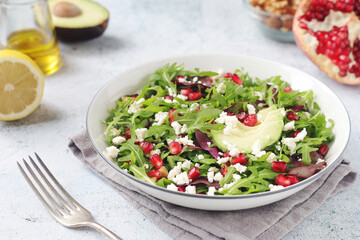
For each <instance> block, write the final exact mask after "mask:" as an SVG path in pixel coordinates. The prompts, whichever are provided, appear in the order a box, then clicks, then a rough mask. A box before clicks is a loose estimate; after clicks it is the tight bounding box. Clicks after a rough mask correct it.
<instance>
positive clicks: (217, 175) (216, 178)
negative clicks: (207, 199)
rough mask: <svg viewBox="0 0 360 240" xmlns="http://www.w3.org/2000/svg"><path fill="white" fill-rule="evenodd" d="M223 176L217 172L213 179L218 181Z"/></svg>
mask: <svg viewBox="0 0 360 240" xmlns="http://www.w3.org/2000/svg"><path fill="white" fill-rule="evenodd" d="M223 178H224V176H223V175H222V174H221V173H220V172H217V173H216V174H215V176H214V181H218V182H220V181H221V180H222V179H223Z"/></svg>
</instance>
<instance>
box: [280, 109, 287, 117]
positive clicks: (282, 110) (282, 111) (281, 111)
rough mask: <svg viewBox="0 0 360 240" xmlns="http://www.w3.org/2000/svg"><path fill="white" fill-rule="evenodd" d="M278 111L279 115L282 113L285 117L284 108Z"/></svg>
mask: <svg viewBox="0 0 360 240" xmlns="http://www.w3.org/2000/svg"><path fill="white" fill-rule="evenodd" d="M280 113H281V115H283V116H284V117H285V115H286V112H285V110H284V109H281V110H280Z"/></svg>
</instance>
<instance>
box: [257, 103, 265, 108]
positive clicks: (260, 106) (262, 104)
mask: <svg viewBox="0 0 360 240" xmlns="http://www.w3.org/2000/svg"><path fill="white" fill-rule="evenodd" d="M265 106H266V103H259V104H258V107H259V108H263V107H265Z"/></svg>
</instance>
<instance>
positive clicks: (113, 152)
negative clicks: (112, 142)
mask: <svg viewBox="0 0 360 240" xmlns="http://www.w3.org/2000/svg"><path fill="white" fill-rule="evenodd" d="M106 152H107V153H108V154H109V157H111V158H112V159H114V158H116V157H117V155H118V154H119V152H120V150H119V149H117V148H116V147H115V146H110V147H107V148H106Z"/></svg>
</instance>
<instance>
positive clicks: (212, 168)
mask: <svg viewBox="0 0 360 240" xmlns="http://www.w3.org/2000/svg"><path fill="white" fill-rule="evenodd" d="M208 171H209V172H217V171H219V169H218V168H217V167H210V168H209V169H208Z"/></svg>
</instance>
